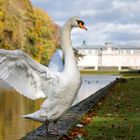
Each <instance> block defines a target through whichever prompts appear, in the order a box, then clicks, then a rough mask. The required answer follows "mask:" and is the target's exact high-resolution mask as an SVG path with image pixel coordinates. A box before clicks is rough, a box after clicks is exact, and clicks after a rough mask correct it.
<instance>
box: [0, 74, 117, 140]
mask: <svg viewBox="0 0 140 140" xmlns="http://www.w3.org/2000/svg"><path fill="white" fill-rule="evenodd" d="M115 79H116V76H99V75H97V76H96V75H95V76H93V75H83V76H82V86H81V88H80V91H79V93H78V95H77V97H76V99H75V101H74V103H73V105H74V104H76V103H78V102H80V101H82V100H84V99H85V98H87V97H88V96H90V95H91V94H93V93H95V92H96V91H98V90H99V89H101V88H103V87H105V86H106V85H108V84H109V83H111V82H112V81H114V80H115ZM42 102H43V100H36V101H32V100H30V99H27V98H26V97H23V96H22V95H20V94H19V93H18V92H16V91H15V90H14V89H12V88H11V87H10V86H8V85H7V84H6V83H4V82H3V81H1V80H0V140H17V139H20V138H21V137H23V136H24V135H25V134H26V133H28V132H30V131H32V130H33V129H35V128H37V127H38V126H40V125H41V123H38V122H34V121H31V120H26V119H23V118H21V117H20V116H22V115H24V114H28V113H31V112H34V111H36V110H37V109H39V108H40V105H41V104H42Z"/></svg>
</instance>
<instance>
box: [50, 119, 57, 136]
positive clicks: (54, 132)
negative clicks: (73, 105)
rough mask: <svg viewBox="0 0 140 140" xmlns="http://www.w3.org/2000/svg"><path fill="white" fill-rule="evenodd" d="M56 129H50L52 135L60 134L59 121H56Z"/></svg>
mask: <svg viewBox="0 0 140 140" xmlns="http://www.w3.org/2000/svg"><path fill="white" fill-rule="evenodd" d="M53 123H54V129H51V130H49V134H52V135H59V131H58V127H57V121H54V122H53Z"/></svg>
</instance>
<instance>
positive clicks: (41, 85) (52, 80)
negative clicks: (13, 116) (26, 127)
mask: <svg viewBox="0 0 140 140" xmlns="http://www.w3.org/2000/svg"><path fill="white" fill-rule="evenodd" d="M73 27H79V28H81V29H84V30H87V28H86V27H85V26H84V22H83V21H82V20H80V19H79V18H78V17H72V18H70V19H69V20H68V21H66V23H65V24H64V26H63V28H62V31H61V49H62V51H63V55H64V62H65V64H64V66H62V63H61V65H59V64H60V62H59V64H57V63H52V64H50V67H46V66H44V65H41V64H40V63H38V62H36V61H35V60H34V59H32V58H31V57H30V56H28V55H27V54H26V53H24V52H23V51H21V50H4V49H0V79H2V80H4V81H5V82H7V83H8V84H9V85H10V86H12V87H13V88H15V89H16V90H17V91H18V92H19V93H20V94H22V95H24V96H26V97H28V98H30V99H33V100H35V99H38V98H46V97H47V98H46V100H45V101H44V102H43V104H42V105H41V108H40V109H39V110H37V111H36V112H34V113H31V114H28V115H24V116H22V117H24V118H27V119H32V120H34V121H39V122H42V123H45V124H46V133H48V125H49V123H51V122H54V124H56V122H57V120H58V119H59V118H60V117H61V116H62V115H63V114H64V113H65V112H66V111H67V110H68V109H69V108H70V107H71V105H72V103H73V101H74V99H75V97H76V95H77V93H78V91H79V88H80V86H81V76H80V72H79V69H78V66H77V62H76V59H75V56H74V53H73V49H72V43H71V38H70V35H71V34H70V33H71V30H72V28H73ZM59 54H60V53H59ZM55 55H57V54H55ZM58 56H59V55H57V58H58ZM58 59H61V56H60V58H58ZM56 61H57V59H56ZM61 61H62V60H61ZM54 64H55V66H57V68H55V70H54V67H53V66H54ZM56 129H57V128H56V127H55V130H56Z"/></svg>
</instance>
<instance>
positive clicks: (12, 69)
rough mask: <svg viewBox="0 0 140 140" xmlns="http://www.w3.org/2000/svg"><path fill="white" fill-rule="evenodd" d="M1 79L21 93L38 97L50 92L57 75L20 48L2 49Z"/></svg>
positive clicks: (0, 59)
mask: <svg viewBox="0 0 140 140" xmlns="http://www.w3.org/2000/svg"><path fill="white" fill-rule="evenodd" d="M0 79H3V80H4V81H6V82H7V83H8V84H9V85H11V86H12V87H13V88H15V89H16V90H17V91H18V92H19V93H20V94H22V95H24V96H26V97H28V98H30V99H37V98H44V97H46V96H48V94H50V92H51V90H52V89H53V88H52V87H53V86H54V83H55V81H57V80H56V79H57V76H56V75H55V74H54V73H52V72H51V71H50V70H49V69H48V68H47V67H45V66H43V65H41V64H40V63H38V62H36V61H35V60H34V59H32V58H31V57H30V56H28V55H27V54H25V53H24V52H22V51H20V50H14V51H11V50H3V49H1V50H0ZM47 89H48V90H47Z"/></svg>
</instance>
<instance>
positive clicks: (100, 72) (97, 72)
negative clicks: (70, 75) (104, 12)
mask: <svg viewBox="0 0 140 140" xmlns="http://www.w3.org/2000/svg"><path fill="white" fill-rule="evenodd" d="M80 73H81V74H102V75H119V74H120V72H119V71H103V70H102V71H94V70H93V71H92V70H81V71H80Z"/></svg>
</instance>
